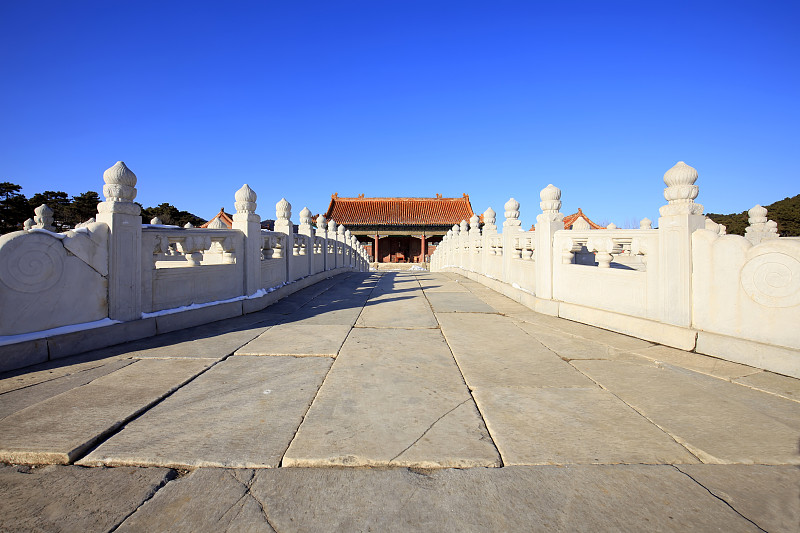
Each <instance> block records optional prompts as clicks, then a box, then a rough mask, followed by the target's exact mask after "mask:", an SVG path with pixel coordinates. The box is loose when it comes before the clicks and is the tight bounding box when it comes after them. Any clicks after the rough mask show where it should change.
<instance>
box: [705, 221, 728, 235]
mask: <svg viewBox="0 0 800 533" xmlns="http://www.w3.org/2000/svg"><path fill="white" fill-rule="evenodd" d="M706 229H707V230H709V231H713V232H714V233H716V234H717V235H725V233H726V228H725V226H724V225H722V224H717V223H716V222H714V221H713V220H711V219H710V218H708V217H706Z"/></svg>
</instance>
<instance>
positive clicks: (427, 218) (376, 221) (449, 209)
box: [325, 193, 474, 226]
mask: <svg viewBox="0 0 800 533" xmlns="http://www.w3.org/2000/svg"><path fill="white" fill-rule="evenodd" d="M473 214H474V213H473V211H472V205H471V204H470V202H469V195H467V194H464V196H462V197H461V198H442V195H441V194H437V195H436V197H435V198H364V195H361V196H359V197H358V198H340V197H339V195H338V194H337V193H334V194H333V195H332V196H331V203H330V205H329V206H328V211H327V212H326V213H325V218H327V219H328V220H331V219H333V220H335V221H336V223H337V224H344V225H345V226H359V225H362V226H363V225H372V226H374V225H417V226H452V225H453V224H460V223H461V221H462V220H469V219H470V217H471V216H472V215H473Z"/></svg>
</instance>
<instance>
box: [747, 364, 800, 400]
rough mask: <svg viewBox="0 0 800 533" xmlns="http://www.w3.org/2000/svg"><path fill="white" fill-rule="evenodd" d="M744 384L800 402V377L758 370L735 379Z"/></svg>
mask: <svg viewBox="0 0 800 533" xmlns="http://www.w3.org/2000/svg"><path fill="white" fill-rule="evenodd" d="M733 381H734V382H735V383H741V384H742V385H744V386H747V387H752V388H754V389H759V390H763V391H766V392H770V393H772V394H777V395H778V396H783V397H784V398H788V399H789V400H794V401H798V402H800V379H797V378H790V377H788V376H781V375H780V374H773V373H772V372H767V371H764V372H757V373H755V374H751V375H749V376H743V377H740V378H736V379H734V380H733Z"/></svg>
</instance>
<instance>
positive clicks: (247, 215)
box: [233, 183, 263, 296]
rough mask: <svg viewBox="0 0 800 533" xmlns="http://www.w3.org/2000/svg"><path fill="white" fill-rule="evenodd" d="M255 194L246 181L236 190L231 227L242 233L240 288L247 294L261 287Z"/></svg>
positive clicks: (259, 235) (259, 244)
mask: <svg viewBox="0 0 800 533" xmlns="http://www.w3.org/2000/svg"><path fill="white" fill-rule="evenodd" d="M257 198H258V197H257V195H256V193H255V191H253V189H251V188H250V186H249V185H247V184H246V183H245V184H244V185H242V188H241V189H239V190H238V191H236V194H235V195H234V199H235V200H236V201H235V203H234V207H236V213H234V214H233V229H237V230H239V231H241V232H242V234H243V235H244V258H243V260H242V263H243V267H242V270H243V272H242V274H243V277H244V281H243V284H244V286H243V287H242V290H243V291H244V295H245V296H249V295H251V294H253V293H255V292H256V291H257V290H259V289H261V288H262V287H261V246H262V244H263V238H262V237H261V217H260V216H258V215H257V214H256V199H257Z"/></svg>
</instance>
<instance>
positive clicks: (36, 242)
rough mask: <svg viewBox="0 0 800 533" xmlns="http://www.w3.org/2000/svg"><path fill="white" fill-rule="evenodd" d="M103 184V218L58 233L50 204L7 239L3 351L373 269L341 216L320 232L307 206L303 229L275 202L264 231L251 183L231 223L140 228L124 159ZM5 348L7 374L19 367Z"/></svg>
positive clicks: (0, 279) (1, 254) (1, 268)
mask: <svg viewBox="0 0 800 533" xmlns="http://www.w3.org/2000/svg"><path fill="white" fill-rule="evenodd" d="M103 180H104V182H105V185H104V186H103V194H104V195H105V201H104V202H102V203H101V204H99V206H98V214H97V217H96V220H92V221H89V222H87V223H84V224H80V225H79V227H78V228H76V229H75V230H72V231H69V232H66V233H62V234H59V233H54V232H53V231H52V230H53V226H52V223H53V211H52V210H51V209H50V208H49V207H47V206H46V205H42V206H39V207H38V208H36V209H35V217H34V219H32V220H29V221H28V222H26V224H25V228H26V229H25V230H24V231H18V232H13V233H9V234H7V235H3V236H0V347H2V346H7V345H13V344H14V343H15V342H22V340H21V339H22V338H19V339H18V338H16V337H15V336H17V335H20V334H28V337H30V336H31V335H33V334H38V335H40V336H43V337H46V336H47V335H49V334H50V333H47V332H48V331H49V330H52V329H53V328H59V327H62V326H72V325H77V326H76V328H73V329H80V328H86V327H90V326H91V327H96V326H98V325H99V324H100V323H102V322H103V321H104V320H105V321H107V323H108V324H113V323H114V322H133V321H140V320H142V319H143V317H144V318H146V319H147V318H152V317H154V316H156V315H158V316H163V315H161V313H170V314H174V313H176V312H181V310H182V309H184V308H186V307H187V306H194V307H197V306H198V305H199V306H211V305H218V304H225V303H230V302H234V301H240V302H243V301H244V300H248V301H250V300H252V301H251V303H249V304H248V305H247V306H245V305H244V303H242V305H240V307H239V310H240V312H245V311H244V309H245V307H247V309H250V310H255V309H257V308H258V305H259V304H258V299H259V298H262V299H263V297H264V296H265V295H266V294H267V293H268V292H269V291H273V290H275V289H276V288H278V287H281V286H283V285H286V284H288V283H293V282H296V281H299V280H304V279H309V278H310V277H311V276H315V275H317V274H324V273H325V272H328V271H331V272H335V271H341V270H342V269H347V270H360V271H366V270H368V269H369V264H368V262H367V260H366V252H365V250H364V248H363V247H362V246H361V245H360V244H359V243H358V241H357V240H356V239H355V238H354V237H352V236H351V235H350V232H349V231H347V230H346V228H344V227H343V226H338V227H336V223H335V222H333V221H331V224H333V226H334V228H333V231H332V230H331V226H330V225H329V226H328V227H327V229H326V226H325V224H324V219H323V221H320V222H322V223H321V224H320V228H319V229H317V228H314V227H313V226H312V225H311V218H310V211H309V210H308V209H304V210H303V211H302V212H301V215H300V218H301V223H300V226H299V230H298V232H297V233H295V230H294V225H293V224H292V222H291V220H290V217H291V204H289V202H288V201H286V200H285V199H281V201H279V202H278V203H277V204H276V222H275V231H265V230H262V229H261V218H260V217H259V216H258V215H257V214H256V199H257V196H256V193H255V192H254V191H253V190H252V189H251V188H250V187H248V186H247V185H244V186H243V187H242V188H241V189H239V190H238V191H237V192H236V194H235V196H234V197H235V206H236V213H235V214H234V216H233V228H227V227H226V226H224V224H220V223H217V224H214V225H211V226H210V227H209V228H194V227H192V226H191V224H187V226H186V227H184V228H180V227H177V226H166V225H163V224H161V223H160V221H159V220H157V219H154V220H153V221H151V224H142V219H141V216H140V213H141V209H140V207H139V206H138V205H137V204H135V203H134V202H133V200H134V199H135V198H136V193H137V191H136V188H135V187H136V183H137V178H136V175H135V174H134V173H133V172H132V171H131V170H130V169H128V167H127V166H125V164H124V163H122V162H121V161H120V162H118V163H117V164H116V165H114V166H113V167H111V168H109V169H108V170H106V172H105V173H104V174H103ZM314 279H316V278H314ZM304 283H305V282H304ZM263 301H264V302H267V303H264V304H263V305H268V301H269V300H268V299H264V300H263ZM262 307H263V306H262ZM208 316H209V317H210V319H215V318H214V316H213V314H212V313H209V314H208ZM198 320H199V319H198ZM89 323H91V324H89ZM145 329H146V328H141V331H144V330H145ZM131 331H132V330H131ZM35 336H36V335H34V337H35ZM37 346H38V345H37ZM37 349H39V348H37ZM45 351H46V348H45ZM3 353H4V352H2V350H0V370H1V369H5V368H10V366H9V365H11V364H12V363H7V362H6V361H4V360H3V357H2V354H3ZM45 355H46V354H45ZM17 359H18V361H21V362H20V365H23V366H24V364H25V359H24V358H22V359H20V358H17ZM14 364H16V363H14Z"/></svg>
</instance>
